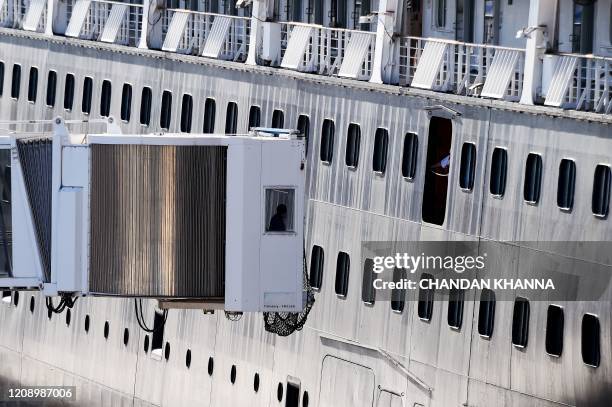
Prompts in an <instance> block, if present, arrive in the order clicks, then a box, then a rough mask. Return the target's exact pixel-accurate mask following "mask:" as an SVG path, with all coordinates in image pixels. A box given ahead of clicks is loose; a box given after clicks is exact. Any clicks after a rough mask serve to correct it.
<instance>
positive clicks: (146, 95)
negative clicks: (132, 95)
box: [140, 86, 153, 126]
mask: <svg viewBox="0 0 612 407" xmlns="http://www.w3.org/2000/svg"><path fill="white" fill-rule="evenodd" d="M152 98H153V94H152V93H151V88H149V87H146V86H145V87H144V88H142V94H141V96H140V124H142V125H143V126H148V125H149V124H150V123H151V99H152Z"/></svg>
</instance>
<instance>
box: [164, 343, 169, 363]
mask: <svg viewBox="0 0 612 407" xmlns="http://www.w3.org/2000/svg"><path fill="white" fill-rule="evenodd" d="M164 359H166V361H168V360H170V342H166V346H165V347H164Z"/></svg>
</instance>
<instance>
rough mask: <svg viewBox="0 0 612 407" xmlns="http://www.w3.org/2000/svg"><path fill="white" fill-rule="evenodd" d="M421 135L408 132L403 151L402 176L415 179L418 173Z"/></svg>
mask: <svg viewBox="0 0 612 407" xmlns="http://www.w3.org/2000/svg"><path fill="white" fill-rule="evenodd" d="M418 153H419V137H418V136H417V135H416V134H415V133H406V136H405V137H404V149H403V152H402V177H404V178H406V179H408V180H413V179H414V177H415V175H416V169H417V157H418Z"/></svg>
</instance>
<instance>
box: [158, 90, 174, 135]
mask: <svg viewBox="0 0 612 407" xmlns="http://www.w3.org/2000/svg"><path fill="white" fill-rule="evenodd" d="M171 121H172V92H170V91H169V90H165V91H164V92H163V93H162V103H161V111H160V116H159V127H161V128H162V130H168V129H170V122H171Z"/></svg>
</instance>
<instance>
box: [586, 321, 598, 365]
mask: <svg viewBox="0 0 612 407" xmlns="http://www.w3.org/2000/svg"><path fill="white" fill-rule="evenodd" d="M600 331H601V329H600V327H599V318H597V317H596V316H595V315H592V314H585V315H584V317H582V361H583V362H584V363H586V364H587V365H589V366H592V367H599V363H600V359H601V354H600Z"/></svg>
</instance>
